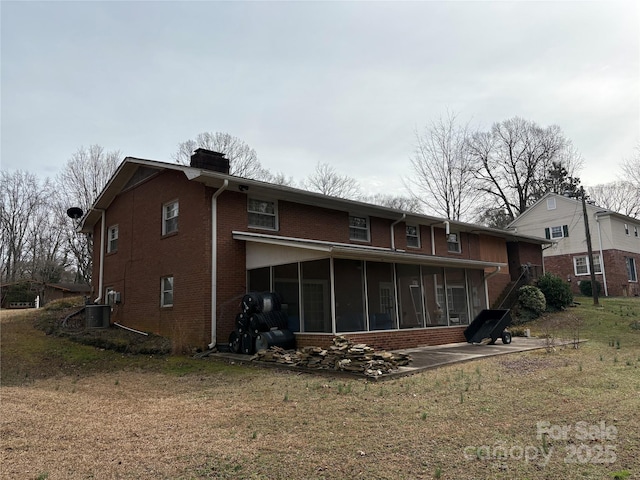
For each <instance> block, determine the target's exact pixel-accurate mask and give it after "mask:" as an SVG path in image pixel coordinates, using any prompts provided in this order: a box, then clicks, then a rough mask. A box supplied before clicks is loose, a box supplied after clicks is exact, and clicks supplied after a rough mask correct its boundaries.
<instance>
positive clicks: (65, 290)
mask: <svg viewBox="0 0 640 480" xmlns="http://www.w3.org/2000/svg"><path fill="white" fill-rule="evenodd" d="M90 293H91V286H90V285H87V284H86V283H69V282H67V283H46V284H45V285H44V289H43V295H42V299H41V303H40V304H41V305H45V304H47V303H49V302H51V301H52V300H60V299H62V298H69V297H79V296H86V295H89V294H90Z"/></svg>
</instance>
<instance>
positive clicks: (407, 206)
mask: <svg viewBox="0 0 640 480" xmlns="http://www.w3.org/2000/svg"><path fill="white" fill-rule="evenodd" d="M362 201H364V202H369V203H373V204H374V205H382V206H383V207H389V208H395V209H396V210H403V211H405V212H411V213H422V209H421V207H420V202H419V201H418V200H417V199H416V198H413V197H403V196H400V195H385V194H383V193H376V194H375V195H371V196H368V197H362Z"/></svg>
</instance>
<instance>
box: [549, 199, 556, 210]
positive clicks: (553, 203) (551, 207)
mask: <svg viewBox="0 0 640 480" xmlns="http://www.w3.org/2000/svg"><path fill="white" fill-rule="evenodd" d="M556 208H557V206H556V199H555V198H553V197H551V198H547V210H555V209H556Z"/></svg>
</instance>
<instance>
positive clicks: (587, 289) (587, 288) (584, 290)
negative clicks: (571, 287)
mask: <svg viewBox="0 0 640 480" xmlns="http://www.w3.org/2000/svg"><path fill="white" fill-rule="evenodd" d="M601 290H602V286H601V285H600V282H596V292H597V293H598V295H600V291H601ZM580 293H581V294H582V295H584V296H585V297H591V296H593V290H592V289H591V280H582V281H581V282H580Z"/></svg>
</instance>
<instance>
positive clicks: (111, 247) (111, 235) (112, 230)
mask: <svg viewBox="0 0 640 480" xmlns="http://www.w3.org/2000/svg"><path fill="white" fill-rule="evenodd" d="M117 250H118V226H117V225H114V226H112V227H109V230H108V231H107V253H111V252H115V251H117Z"/></svg>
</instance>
